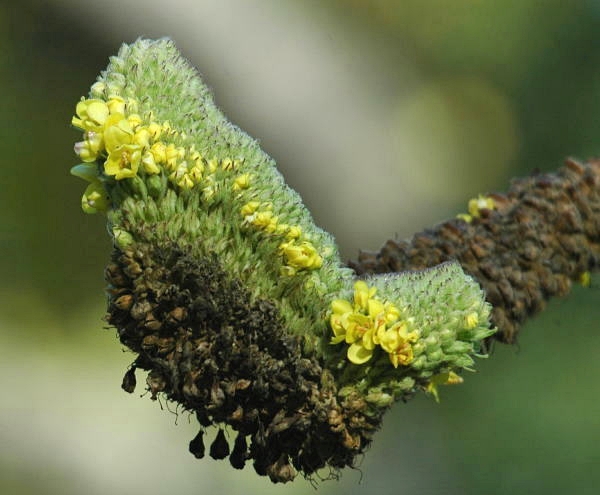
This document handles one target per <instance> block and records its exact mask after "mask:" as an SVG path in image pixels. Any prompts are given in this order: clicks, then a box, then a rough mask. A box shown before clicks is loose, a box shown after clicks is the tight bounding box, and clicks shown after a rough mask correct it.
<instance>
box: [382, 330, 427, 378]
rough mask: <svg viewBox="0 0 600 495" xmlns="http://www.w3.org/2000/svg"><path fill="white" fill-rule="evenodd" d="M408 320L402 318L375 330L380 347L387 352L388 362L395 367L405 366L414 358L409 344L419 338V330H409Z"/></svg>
mask: <svg viewBox="0 0 600 495" xmlns="http://www.w3.org/2000/svg"><path fill="white" fill-rule="evenodd" d="M410 323H412V322H411V321H410V320H402V321H399V322H397V323H395V324H394V325H392V326H391V327H390V328H388V329H384V328H383V327H380V328H379V330H378V332H377V340H378V341H379V343H380V345H381V348H382V349H383V350H384V351H385V352H387V353H388V355H389V358H390V362H391V363H392V365H393V366H394V368H397V367H398V366H399V365H403V366H406V365H408V364H410V363H411V362H412V360H413V359H414V353H413V349H412V346H411V343H412V342H416V341H417V340H418V338H419V332H418V331H416V330H413V331H410V332H409V325H410Z"/></svg>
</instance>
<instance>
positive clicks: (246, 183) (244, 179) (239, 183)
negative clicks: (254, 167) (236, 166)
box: [233, 174, 250, 191]
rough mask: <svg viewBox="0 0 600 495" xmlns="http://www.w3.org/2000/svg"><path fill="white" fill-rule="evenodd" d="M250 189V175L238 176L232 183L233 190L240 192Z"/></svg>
mask: <svg viewBox="0 0 600 495" xmlns="http://www.w3.org/2000/svg"><path fill="white" fill-rule="evenodd" d="M248 187H250V174H242V175H238V176H237V177H236V178H235V179H234V181H233V190H234V191H241V190H242V189H248Z"/></svg>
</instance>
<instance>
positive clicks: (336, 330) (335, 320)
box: [329, 299, 353, 344]
mask: <svg viewBox="0 0 600 495" xmlns="http://www.w3.org/2000/svg"><path fill="white" fill-rule="evenodd" d="M331 310H332V313H331V316H330V317H329V324H330V325H331V329H332V330H333V337H332V338H331V343H332V344H339V343H340V342H342V341H343V340H346V326H345V323H346V319H345V316H346V315H347V314H350V313H352V311H353V308H352V305H351V304H350V303H349V302H348V301H346V300H345V299H334V300H333V302H332V303H331Z"/></svg>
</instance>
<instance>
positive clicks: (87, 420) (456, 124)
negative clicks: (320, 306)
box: [0, 0, 600, 495]
mask: <svg viewBox="0 0 600 495" xmlns="http://www.w3.org/2000/svg"><path fill="white" fill-rule="evenodd" d="M599 28H600V3H599V2H598V1H592V0H589V1H584V0H572V1H570V2H565V1H561V0H547V1H545V2H539V1H535V0H519V1H517V0H507V1H499V2H485V1H479V2H475V1H472V0H470V1H469V0H454V1H452V2H448V1H442V0H430V1H425V2H422V1H418V0H407V1H399V2H394V1H391V0H372V1H365V0H336V1H330V2H318V1H316V0H313V1H303V2H278V1H275V0H271V1H269V0H265V1H243V0H210V1H209V0H200V1H199V0H187V1H186V0H171V1H169V2H158V1H156V0H145V1H143V2H141V1H133V0H118V1H117V0H105V1H102V0H100V1H96V2H79V1H76V0H54V1H46V2H41V1H40V2H34V1H28V0H20V1H19V2H13V1H12V0H11V1H9V0H2V1H0V71H1V74H2V76H1V77H0V91H1V95H2V96H1V98H0V101H1V102H2V115H3V118H4V121H3V125H2V126H1V127H0V151H1V155H0V156H2V161H3V169H4V173H3V174H2V175H1V176H0V177H1V178H0V187H1V190H0V246H1V253H2V256H1V257H0V273H1V275H2V276H1V278H0V389H1V390H2V392H3V393H2V398H1V399H0V401H1V403H0V404H1V406H0V492H1V493H7V494H8V493H11V494H17V495H18V494H38V493H44V494H54V493H56V494H81V493H86V494H107V493H110V494H115V495H117V494H142V493H144V494H147V493H159V494H161V493H178V494H185V493H190V494H192V493H193V494H197V493H228V494H229V493H231V494H238V493H239V494H242V493H243V494H248V493H265V494H269V493H289V494H299V493H312V492H313V490H312V488H311V486H310V484H309V483H308V482H307V481H305V480H303V479H301V478H299V479H298V480H296V481H295V482H294V483H293V484H291V485H286V486H272V485H271V484H270V483H269V482H268V480H266V479H264V478H259V477H258V476H256V475H255V474H254V472H253V470H252V468H251V467H250V466H248V467H247V468H246V469H245V470H244V471H242V472H238V471H234V470H233V469H231V468H230V467H229V465H228V463H227V462H222V461H221V462H217V461H213V460H212V459H204V460H202V461H197V460H196V459H194V458H193V457H192V456H191V455H190V454H189V453H188V452H187V443H188V441H189V439H190V438H192V436H193V435H194V434H195V432H196V426H195V424H194V423H195V421H194V420H190V418H189V417H188V415H186V414H179V415H176V414H172V413H171V412H169V411H168V410H167V409H166V407H163V409H164V410H161V407H160V405H159V404H158V403H153V402H151V401H150V400H149V399H148V397H144V398H140V397H139V395H140V394H139V393H137V392H136V394H134V395H127V394H125V393H124V392H122V391H121V390H120V382H121V378H122V375H123V373H124V371H125V370H126V368H127V366H128V364H129V363H130V362H131V361H132V359H133V357H132V355H131V354H129V353H127V352H123V349H122V347H121V346H120V344H119V343H118V341H117V340H116V338H115V332H114V330H110V329H105V324H104V323H103V321H102V315H103V313H104V296H103V266H104V264H105V262H106V261H107V259H108V255H109V252H110V245H109V240H108V236H107V235H106V233H105V228H104V219H103V218H102V217H101V216H86V215H84V214H83V213H82V212H81V210H80V207H79V201H80V195H81V194H82V192H83V189H84V187H85V186H84V184H83V183H82V182H81V181H80V180H77V179H75V178H73V177H71V176H69V173H68V171H69V168H70V167H71V166H72V165H74V164H75V163H76V162H77V159H76V157H75V155H74V154H73V151H72V147H73V143H74V142H75V140H76V139H77V138H78V136H79V135H78V133H77V132H76V131H74V130H73V129H71V128H70V126H69V122H70V118H71V115H72V113H73V111H74V106H75V103H76V101H77V100H78V99H79V98H80V97H81V96H82V95H84V94H87V91H88V88H89V86H90V85H91V83H92V82H93V81H94V80H95V78H96V76H97V74H98V73H99V72H100V70H102V69H103V68H104V67H106V64H107V59H108V56H110V55H112V54H115V53H116V51H117V50H118V48H119V46H120V44H121V43H122V42H125V41H133V40H134V39H135V38H137V37H138V36H142V35H143V36H149V37H158V36H166V35H168V36H171V37H172V38H174V39H175V41H176V42H177V43H178V45H179V47H180V48H181V49H182V51H183V52H184V54H185V55H186V56H187V57H188V58H189V59H190V60H191V61H192V62H193V63H194V64H195V65H196V66H197V67H198V68H199V70H200V72H201V73H202V74H203V77H204V78H205V80H206V81H207V82H208V84H209V85H210V86H211V87H212V88H213V90H214V93H215V95H216V99H217V102H218V104H219V105H220V106H221V108H223V110H224V111H225V113H226V114H227V115H228V116H229V117H230V119H231V120H232V121H233V122H235V123H237V124H238V125H240V126H241V127H242V128H243V129H245V130H246V131H247V132H249V133H250V134H251V135H253V136H254V137H256V138H258V139H259V140H260V141H261V144H262V146H263V148H264V149H265V150H266V151H267V152H268V153H269V154H271V155H272V156H273V157H274V158H275V159H276V161H277V162H278V164H279V165H280V168H281V170H282V172H283V173H284V175H285V176H286V178H287V180H288V181H289V182H290V183H291V184H292V186H293V187H295V188H296V189H297V190H299V192H300V193H301V194H302V196H303V197H304V198H305V200H306V202H307V204H308V205H309V207H310V208H311V210H312V211H313V213H314V216H315V218H316V220H317V222H318V223H319V224H320V225H322V226H323V227H324V228H326V229H327V230H329V231H331V232H333V233H334V234H335V235H336V237H337V239H338V241H339V243H340V246H341V249H342V252H343V254H344V256H345V257H354V256H355V255H356V253H357V251H358V249H359V248H363V249H376V248H377V247H378V246H379V245H381V244H382V243H383V242H384V241H385V240H386V238H388V237H398V238H404V237H407V236H409V235H410V234H411V233H413V232H415V231H417V230H419V229H421V228H423V227H426V226H430V225H433V224H435V223H436V222H438V221H441V220H443V219H444V218H447V217H450V216H453V215H455V214H456V213H458V212H460V211H464V210H465V208H466V206H465V205H466V201H467V200H468V199H469V198H470V197H473V196H476V195H477V193H479V192H485V191H493V190H503V189H505V188H506V187H507V184H508V181H509V179H510V177H512V176H515V175H523V174H526V173H529V172H530V171H531V170H533V169H541V170H552V169H555V168H557V167H558V166H560V164H561V162H562V160H563V158H564V157H565V156H567V155H575V156H577V157H580V158H583V159H585V158H587V157H589V156H593V155H596V154H598V147H599V145H598V132H599V129H598V127H599V125H598V124H599V119H598V115H600V43H599V41H598V40H599V38H598V33H599V32H600V30H599ZM599 294H600V292H599V288H598V280H597V279H596V280H595V282H594V283H593V285H592V287H591V288H589V289H583V288H576V289H575V291H574V292H573V293H572V294H571V296H570V297H569V298H567V299H565V300H560V301H554V302H553V303H552V304H551V305H550V307H549V309H548V310H547V311H546V312H545V313H544V314H543V315H542V316H541V317H539V318H537V319H536V320H535V321H532V322H531V323H529V324H528V325H527V326H526V327H525V329H524V331H523V333H522V337H521V339H520V342H519V346H517V347H512V348H507V347H503V346H497V347H496V348H495V350H494V354H493V355H492V356H491V358H490V359H489V360H487V361H483V362H480V363H479V366H478V372H477V373H476V374H472V375H468V376H466V380H465V383H464V385H462V386H460V387H456V388H448V389H444V390H442V402H441V404H439V405H437V404H435V403H434V402H433V401H432V400H431V399H430V398H427V397H419V398H417V399H415V400H413V401H412V402H410V403H408V404H398V405H396V406H395V407H394V409H393V410H392V412H391V413H390V414H388V416H387V417H386V420H385V424H384V427H383V430H382V431H381V432H380V433H379V434H378V435H377V437H376V439H375V441H374V443H373V446H372V448H371V449H370V451H369V452H368V453H367V455H366V456H365V457H364V460H363V461H362V463H361V464H360V466H358V469H357V470H355V471H352V470H349V469H348V470H346V471H345V472H343V475H342V479H341V481H340V482H333V481H329V482H324V483H321V484H320V485H319V488H318V491H319V493H323V494H334V493H345V494H354V493H361V494H366V493H377V494H378V495H385V494H446V495H452V494H470V493H473V494H505V493H510V494H537V493H544V494H549V493H578V494H586V493H590V494H592V493H597V487H598V486H599V485H600V470H598V469H597V468H596V466H597V463H598V461H600V402H599V400H598V391H599V386H598V380H597V377H598V376H600V360H599V359H598V350H600V333H599V332H598V323H597V321H598V320H599V317H600V305H598V304H597V300H598V296H599ZM141 389H142V387H141V386H140V387H138V392H139V391H140V390H141Z"/></svg>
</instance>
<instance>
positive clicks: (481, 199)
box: [457, 194, 496, 223]
mask: <svg viewBox="0 0 600 495" xmlns="http://www.w3.org/2000/svg"><path fill="white" fill-rule="evenodd" d="M467 209H468V212H469V213H461V214H459V215H457V218H460V219H461V220H464V221H465V222H467V223H471V222H472V221H473V219H474V218H479V217H480V216H481V210H494V209H496V202H495V201H494V199H493V198H492V197H490V196H484V195H482V194H480V195H479V196H477V197H476V198H471V199H470V200H469V203H468V207H467Z"/></svg>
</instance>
